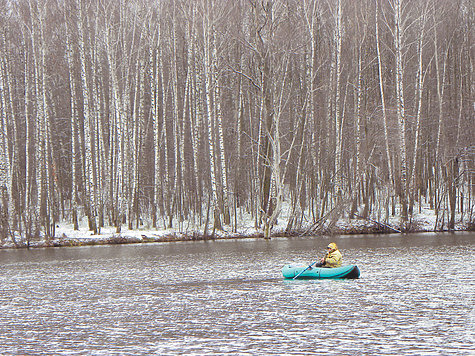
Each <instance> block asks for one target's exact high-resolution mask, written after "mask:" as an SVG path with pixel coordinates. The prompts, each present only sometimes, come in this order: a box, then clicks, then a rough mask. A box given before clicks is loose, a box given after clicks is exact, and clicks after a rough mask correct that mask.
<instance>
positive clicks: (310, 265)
mask: <svg viewBox="0 0 475 356" xmlns="http://www.w3.org/2000/svg"><path fill="white" fill-rule="evenodd" d="M317 262H318V261H315V262H312V263H311V264H309V265H308V267H307V268H305V269H304V270H303V271H302V272H300V273H299V274H298V275H296V276H295V277H294V278H293V279H296V278H297V277H299V276H300V275H301V274H302V273H304V272H305V271H306V270H308V269H309V268H310V267H312V266H313V265H314V264H315V263H317Z"/></svg>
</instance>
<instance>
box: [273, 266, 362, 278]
mask: <svg viewBox="0 0 475 356" xmlns="http://www.w3.org/2000/svg"><path fill="white" fill-rule="evenodd" d="M307 267H308V265H307V266H305V265H302V264H290V265H286V266H284V268H282V274H283V275H284V277H285V278H294V277H295V276H298V277H297V278H298V279H322V278H348V279H353V278H359V276H360V270H359V268H358V266H356V265H347V266H342V267H335V268H325V267H310V268H309V269H307V270H306V271H305V272H303V273H302V271H304V270H305V269H306V268H307ZM299 273H301V274H300V275H299Z"/></svg>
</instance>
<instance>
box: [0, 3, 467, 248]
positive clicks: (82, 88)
mask: <svg viewBox="0 0 475 356" xmlns="http://www.w3.org/2000/svg"><path fill="white" fill-rule="evenodd" d="M473 28H474V6H473V1H471V0H358V1H353V0H328V1H318V0H274V1H271V0H267V1H264V0H234V1H226V0H161V1H160V0H153V1H152V0H132V1H125V0H87V1H86V0H21V1H12V0H0V115H1V120H0V127H1V136H0V165H1V166H0V186H1V194H2V197H1V209H0V229H1V231H0V237H1V239H2V241H3V240H4V239H6V238H7V237H10V238H11V239H12V240H13V241H14V242H15V241H16V239H18V238H19V236H22V237H26V238H27V239H28V240H29V239H34V238H39V237H41V238H45V239H50V238H52V237H54V234H55V226H56V225H57V224H58V223H64V222H68V223H72V224H74V226H75V227H76V228H78V226H79V223H80V221H82V219H83V218H85V217H87V220H88V222H89V228H90V230H91V231H93V232H94V233H100V230H101V227H104V226H115V227H116V228H117V232H120V230H121V227H122V226H127V228H129V229H136V228H139V227H141V226H143V225H145V226H150V227H151V228H157V229H158V228H161V229H162V228H168V227H177V228H179V229H182V230H183V229H185V228H186V229H195V230H196V231H201V233H202V234H205V235H207V234H212V233H213V232H214V231H215V230H216V229H223V228H226V229H227V230H230V229H236V227H237V226H238V224H239V221H240V219H242V217H243V216H244V215H246V216H252V218H253V224H254V225H255V227H258V228H259V229H261V230H262V231H263V233H264V234H266V235H268V234H270V231H271V229H272V227H273V226H274V225H275V223H276V221H277V219H279V218H280V219H281V218H282V217H281V216H282V209H283V207H284V206H285V207H286V209H287V207H289V209H290V211H289V214H287V215H288V221H286V224H287V231H289V232H291V231H311V230H313V231H316V230H318V228H319V227H320V226H323V224H324V223H326V224H327V226H330V227H331V225H332V224H334V223H335V222H336V221H337V220H338V219H339V218H341V217H345V218H348V219H351V218H363V219H365V218H371V219H374V220H377V221H380V222H382V223H384V222H387V221H388V220H389V219H390V218H391V217H393V216H396V217H399V218H400V221H401V223H400V228H401V229H411V224H412V216H413V215H414V214H415V213H416V212H417V211H420V209H421V207H422V206H428V207H430V208H431V209H433V211H434V213H435V214H436V216H437V223H436V225H435V226H434V229H453V228H454V225H455V223H456V219H463V220H464V221H469V222H470V221H472V222H473V221H474V219H475V211H474V206H475V202H474V200H475V196H474V194H475V175H474V174H475V167H474V158H475V142H474V136H475V135H474V126H475V120H474V116H475V115H474V109H475V108H474V104H473V94H474V84H473V72H474V71H473V64H474V56H473V43H474V39H473ZM287 215H286V216H287ZM185 225H186V226H185Z"/></svg>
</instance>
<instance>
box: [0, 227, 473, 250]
mask: <svg viewBox="0 0 475 356" xmlns="http://www.w3.org/2000/svg"><path fill="white" fill-rule="evenodd" d="M467 231H475V224H474V223H469V224H467V225H463V226H460V227H458V228H456V229H454V230H447V229H443V230H434V229H423V228H415V229H409V230H406V231H398V230H396V229H395V228H392V227H383V226H380V225H378V224H374V225H364V226H358V227H356V226H351V225H349V226H345V227H335V228H333V229H331V230H327V231H320V232H310V231H309V230H307V231H305V230H301V231H298V230H294V231H290V232H286V231H275V232H273V233H271V236H270V238H268V239H269V240H270V239H272V238H281V237H304V236H335V235H372V234H381V235H384V234H398V233H400V234H411V233H430V232H432V233H436V232H467ZM157 232H158V231H153V230H152V231H135V234H127V233H113V234H112V235H111V234H103V235H91V236H87V235H86V234H84V236H81V237H70V236H67V235H66V234H64V233H63V234H62V236H58V237H55V238H53V239H51V240H35V241H29V242H27V241H23V240H22V241H17V242H16V244H15V243H13V242H12V241H8V242H6V243H3V244H2V245H0V250H5V249H34V248H61V247H80V246H104V245H127V244H145V243H160V242H186V241H214V240H238V239H248V238H250V239H264V233H263V232H258V231H255V232H253V233H229V232H225V231H218V232H217V233H215V234H214V235H203V234H201V233H198V232H196V231H195V232H189V233H182V232H168V233H162V234H160V235H159V234H157Z"/></svg>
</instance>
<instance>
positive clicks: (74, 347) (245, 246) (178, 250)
mask: <svg viewBox="0 0 475 356" xmlns="http://www.w3.org/2000/svg"><path fill="white" fill-rule="evenodd" d="M332 241H335V242H336V243H337V244H338V245H339V246H340V250H341V251H342V253H343V259H344V262H345V263H356V264H357V265H358V266H359V267H360V270H361V278H360V279H358V280H303V281H300V280H296V281H294V280H284V279H283V278H282V275H281V271H280V270H281V268H282V266H283V265H285V264H287V263H290V262H305V263H310V262H313V261H314V260H315V259H316V256H320V255H321V254H322V253H323V251H324V249H325V246H326V245H327V244H328V242H330V240H329V239H328V238H292V239H287V238H281V239H273V240H271V241H265V240H254V239H249V240H225V241H212V242H190V243H158V244H145V245H114V246H97V247H78V248H75V247H74V248H61V249H36V250H29V251H28V250H1V251H0V285H1V295H0V354H1V355H60V354H63V355H89V354H90V355H148V354H157V355H167V354H195V355H209V354H220V355H222V354H242V355H246V354H247V355H271V354H274V355H312V354H327V355H474V354H475V349H474V329H475V328H474V320H475V311H474V304H475V303H474V295H475V288H474V286H475V279H474V271H475V268H474V267H475V266H474V265H475V259H474V251H475V234H474V233H456V234H411V235H366V236H340V237H335V238H333V239H332Z"/></svg>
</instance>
